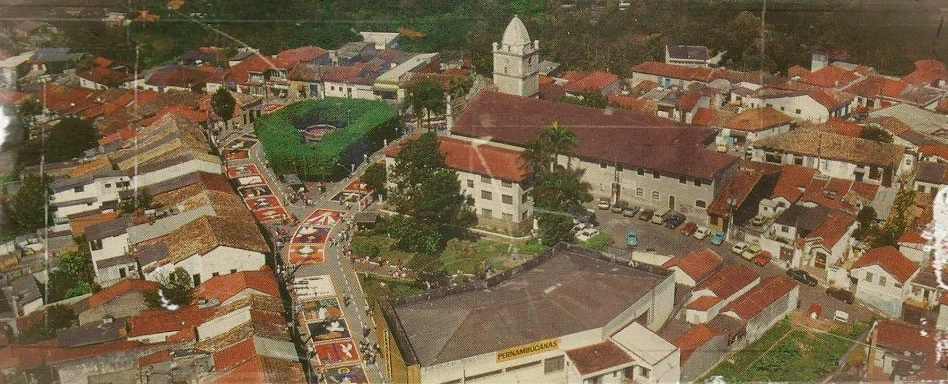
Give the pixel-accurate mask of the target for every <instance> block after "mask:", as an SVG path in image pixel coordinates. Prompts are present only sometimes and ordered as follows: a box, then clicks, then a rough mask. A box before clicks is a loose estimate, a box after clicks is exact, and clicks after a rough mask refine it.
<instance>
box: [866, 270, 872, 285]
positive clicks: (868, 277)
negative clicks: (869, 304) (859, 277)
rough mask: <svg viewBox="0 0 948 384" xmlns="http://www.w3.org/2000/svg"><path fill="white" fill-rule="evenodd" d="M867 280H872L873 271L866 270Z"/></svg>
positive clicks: (868, 281)
mask: <svg viewBox="0 0 948 384" xmlns="http://www.w3.org/2000/svg"><path fill="white" fill-rule="evenodd" d="M866 282H867V283H871V282H872V272H866Z"/></svg>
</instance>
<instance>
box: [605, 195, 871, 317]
mask: <svg viewBox="0 0 948 384" xmlns="http://www.w3.org/2000/svg"><path fill="white" fill-rule="evenodd" d="M593 209H595V207H593ZM596 218H597V219H598V220H599V227H598V228H599V230H600V231H603V232H606V233H609V234H611V235H612V237H613V239H615V241H616V245H615V247H614V248H613V249H612V251H611V252H613V253H617V254H618V255H620V256H624V258H625V260H629V259H630V258H631V253H630V252H631V250H630V249H629V248H628V247H626V246H625V231H626V230H627V229H629V228H635V230H636V232H637V233H638V238H639V246H638V247H637V249H638V250H645V249H648V248H651V249H654V250H655V252H656V253H659V254H663V255H672V256H675V255H684V254H687V253H690V252H694V251H697V250H700V249H704V248H710V249H712V250H714V251H715V252H717V253H718V255H720V256H721V257H722V258H723V259H724V264H725V265H728V264H734V263H744V264H746V265H747V266H749V267H750V268H751V269H753V270H755V271H757V273H758V274H760V275H761V277H768V276H773V275H778V274H784V273H786V271H785V270H784V269H781V268H779V267H777V266H775V265H774V264H772V263H771V264H768V265H766V266H764V267H758V266H757V265H756V264H753V263H751V262H748V261H747V260H744V259H742V258H741V257H740V256H738V255H736V254H734V253H732V252H731V245H732V244H729V243H727V242H725V243H724V244H721V245H720V246H715V245H712V244H711V242H710V241H708V238H706V239H704V240H697V239H695V238H693V237H690V236H684V235H682V234H681V232H680V231H679V230H678V229H674V230H672V229H668V228H665V226H663V225H658V224H652V223H651V222H647V221H641V220H639V219H638V217H636V218H631V217H625V216H622V215H620V214H617V213H612V212H610V211H607V210H599V209H596ZM679 228H680V227H679ZM825 291H826V284H825V283H821V284H820V285H817V286H816V287H810V286H807V285H802V284H801V285H800V307H799V308H800V310H803V311H806V310H807V309H808V308H809V307H810V305H811V304H814V303H817V304H819V305H820V306H822V307H823V317H824V318H830V319H831V318H833V315H834V313H835V312H836V310H841V311H844V312H847V313H849V318H850V320H851V321H870V320H871V319H872V318H874V317H884V316H882V315H877V314H876V312H874V310H872V309H870V308H869V307H867V306H865V305H863V304H861V303H859V302H857V303H856V304H852V305H850V304H846V303H844V302H842V301H839V300H837V299H835V298H832V297H830V296H827V295H826V293H825Z"/></svg>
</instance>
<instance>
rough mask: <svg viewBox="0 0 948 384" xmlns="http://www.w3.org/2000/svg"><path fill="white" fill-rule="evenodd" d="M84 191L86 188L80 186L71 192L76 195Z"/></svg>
mask: <svg viewBox="0 0 948 384" xmlns="http://www.w3.org/2000/svg"><path fill="white" fill-rule="evenodd" d="M85 190H86V187H85V186H84V185H80V186H78V187H75V188H73V189H72V191H73V192H76V193H78V192H82V191H85Z"/></svg>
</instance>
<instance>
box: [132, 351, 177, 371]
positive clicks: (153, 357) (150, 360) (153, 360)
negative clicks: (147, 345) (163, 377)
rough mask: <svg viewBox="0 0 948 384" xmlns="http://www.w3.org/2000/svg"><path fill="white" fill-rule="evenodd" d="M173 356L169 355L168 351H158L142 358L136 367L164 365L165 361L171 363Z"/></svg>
mask: <svg viewBox="0 0 948 384" xmlns="http://www.w3.org/2000/svg"><path fill="white" fill-rule="evenodd" d="M173 358H174V356H172V355H171V351H170V350H165V351H158V352H155V353H152V354H150V355H145V356H142V357H140V358H139V359H138V366H139V367H145V366H149V365H152V364H158V363H164V362H166V361H171V359H173Z"/></svg>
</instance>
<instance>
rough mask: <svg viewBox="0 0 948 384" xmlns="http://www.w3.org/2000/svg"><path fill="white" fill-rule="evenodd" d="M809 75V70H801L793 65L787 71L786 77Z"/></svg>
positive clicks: (801, 68)
mask: <svg viewBox="0 0 948 384" xmlns="http://www.w3.org/2000/svg"><path fill="white" fill-rule="evenodd" d="M809 73H810V70H809V69H806V68H803V67H801V66H799V65H794V66H792V67H790V69H788V70H787V77H790V78H794V77H803V76H806V75H807V74H809Z"/></svg>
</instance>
